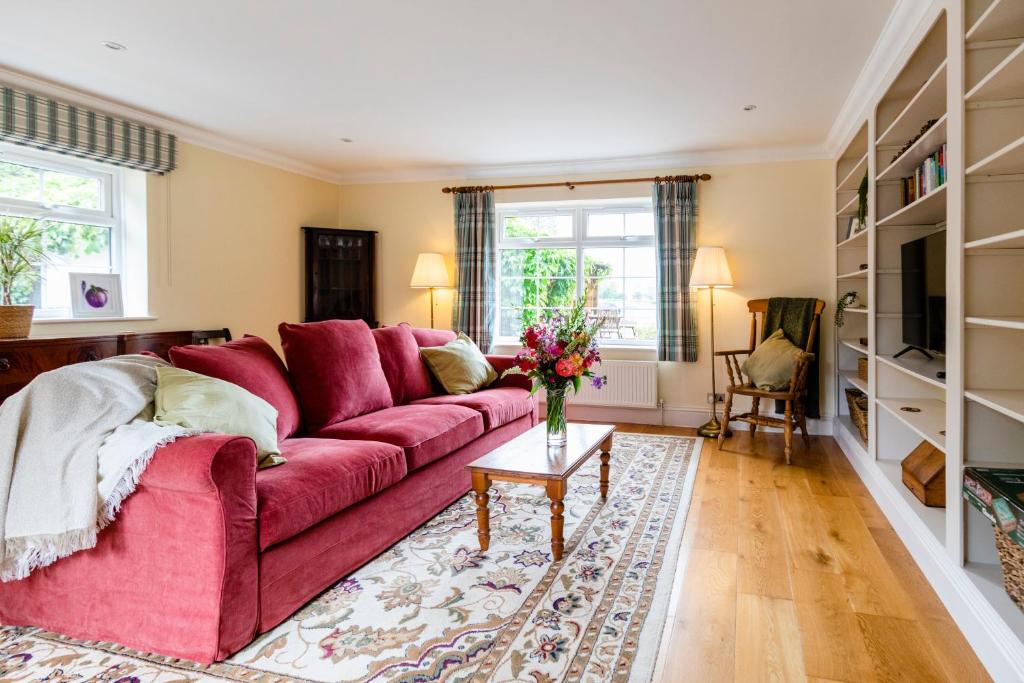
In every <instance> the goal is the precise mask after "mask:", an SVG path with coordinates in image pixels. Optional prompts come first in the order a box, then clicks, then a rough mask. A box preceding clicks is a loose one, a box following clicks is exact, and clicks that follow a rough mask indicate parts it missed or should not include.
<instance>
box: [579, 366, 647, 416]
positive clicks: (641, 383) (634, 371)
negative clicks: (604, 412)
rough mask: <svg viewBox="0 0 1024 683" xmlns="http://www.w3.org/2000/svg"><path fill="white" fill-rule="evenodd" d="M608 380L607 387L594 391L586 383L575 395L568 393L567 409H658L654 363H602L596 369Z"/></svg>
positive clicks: (587, 382) (586, 382)
mask: <svg viewBox="0 0 1024 683" xmlns="http://www.w3.org/2000/svg"><path fill="white" fill-rule="evenodd" d="M596 372H597V374H599V375H605V376H607V377H608V384H607V385H606V386H605V387H603V388H601V389H595V388H594V387H593V386H591V385H590V382H589V381H585V382H584V383H583V388H582V389H581V390H580V393H579V394H573V393H572V391H571V390H570V391H569V393H568V394H567V395H566V396H567V398H568V403H569V404H570V405H589V406H616V407H628V408H657V407H658V363H657V362H656V361H646V360H642V361H641V360H606V361H604V362H603V363H601V365H600V366H598V367H597V369H596Z"/></svg>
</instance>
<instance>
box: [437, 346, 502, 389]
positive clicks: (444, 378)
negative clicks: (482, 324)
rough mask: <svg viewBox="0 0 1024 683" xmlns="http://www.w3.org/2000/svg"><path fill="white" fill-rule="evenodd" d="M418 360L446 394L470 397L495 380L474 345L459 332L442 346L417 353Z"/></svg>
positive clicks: (492, 369) (495, 374)
mask: <svg viewBox="0 0 1024 683" xmlns="http://www.w3.org/2000/svg"><path fill="white" fill-rule="evenodd" d="M420 357H421V358H422V359H423V362H424V363H426V364H427V367H428V368H430V372H432V373H433V374H434V377H436V378H437V381H438V382H440V383H441V386H442V387H444V390H445V391H447V392H448V393H449V394H472V393H473V392H474V391H477V390H479V389H483V388H484V387H486V386H487V385H488V384H490V383H491V382H493V381H494V380H496V379H498V373H497V372H495V370H494V368H492V367H491V364H490V363H488V362H487V358H485V357H484V354H483V353H481V351H480V349H479V348H478V347H477V345H476V344H474V343H473V340H472V339H470V338H469V337H467V336H466V335H464V334H462V333H461V332H460V333H459V336H458V338H456V339H453V340H451V341H450V342H448V343H447V344H445V345H444V346H427V347H425V348H422V349H420Z"/></svg>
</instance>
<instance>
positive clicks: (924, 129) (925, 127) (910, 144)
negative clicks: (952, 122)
mask: <svg viewBox="0 0 1024 683" xmlns="http://www.w3.org/2000/svg"><path fill="white" fill-rule="evenodd" d="M937 122H938V119H929V120H928V122H927V123H925V124H924V125H923V126H921V132H920V133H918V134H917V135H915V136H914V137H912V138H910V141H909V142H907V144H905V145H903V149H901V150H900V151H898V152H896V156H894V157H893V158H892V161H890V162H889V163H890V164H894V163H896V160H897V159H899V158H900V157H901V156H903V154H904V153H905V152H906V151H907V150H908V149H910V148H911V147H913V146H914V143H915V142H917V141H918V140H920V139H921V138H922V137H923V136H924V134H925V133H927V132H928V129H929V128H931V127H932V126H934V125H935V124H936V123H937Z"/></svg>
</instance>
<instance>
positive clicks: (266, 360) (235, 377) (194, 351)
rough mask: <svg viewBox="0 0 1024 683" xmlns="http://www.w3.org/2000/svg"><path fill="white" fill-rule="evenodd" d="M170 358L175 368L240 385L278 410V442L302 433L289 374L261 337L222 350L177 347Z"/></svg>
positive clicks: (170, 353) (173, 349)
mask: <svg viewBox="0 0 1024 683" xmlns="http://www.w3.org/2000/svg"><path fill="white" fill-rule="evenodd" d="M168 355H169V356H170V359H171V363H172V364H173V365H174V366H175V367H178V368H182V369H184V370H189V371H191V372H198V373H199V374H200V375H206V376H207V377H216V378H217V379H222V380H224V381H225V382H231V383H232V384H237V385H238V386H240V387H242V388H243V389H245V390H246V391H248V392H249V393H250V394H254V395H256V396H259V397H260V398H262V399H263V400H264V401H266V402H267V403H269V404H270V405H272V406H274V408H276V409H277V438H278V440H284V439H286V438H288V437H289V436H291V435H292V434H294V433H295V432H297V431H298V430H299V426H300V424H301V422H302V413H301V411H300V409H299V399H298V397H296V395H295V391H294V390H293V389H292V383H291V381H290V380H289V379H288V372H287V370H285V368H284V363H282V362H281V359H280V358H279V357H278V355H277V353H276V352H275V351H274V349H273V348H271V346H270V344H268V343H267V342H265V341H263V340H262V339H260V338H259V337H253V336H250V335H245V336H244V337H242V338H241V339H236V340H234V341H229V342H227V343H226V344H220V345H219V346H200V345H193V346H175V347H173V348H172V349H171V350H170V352H169V354H168Z"/></svg>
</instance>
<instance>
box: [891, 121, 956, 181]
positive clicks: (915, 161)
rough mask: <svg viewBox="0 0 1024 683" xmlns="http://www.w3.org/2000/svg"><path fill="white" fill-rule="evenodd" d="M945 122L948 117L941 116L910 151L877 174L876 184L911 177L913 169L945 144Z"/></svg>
mask: <svg viewBox="0 0 1024 683" xmlns="http://www.w3.org/2000/svg"><path fill="white" fill-rule="evenodd" d="M947 120H948V117H947V116H946V115H945V114H943V115H942V117H941V118H940V119H939V120H938V121H936V122H935V124H934V125H933V126H932V127H931V128H929V129H928V132H926V133H925V134H924V135H922V136H921V137H920V138H919V139H918V140H917V142H915V143H914V144H913V146H912V147H911V148H910V149H908V150H907V151H906V152H904V153H903V154H901V155H900V157H899V159H896V161H894V162H892V163H891V164H889V165H888V166H887V167H886V169H885V170H884V171H882V172H881V173H879V174H878V179H877V180H878V182H880V183H881V182H887V181H890V180H894V181H895V180H899V179H900V178H903V177H905V176H910V175H913V174H914V169H915V168H917V167H918V166H920V165H921V163H922V162H923V161H924V160H925V159H927V158H928V157H929V156H930V155H931V154H932V152H934V151H935V150H936V149H937V148H939V147H941V146H942V145H943V144H944V143H945V142H946V121H947Z"/></svg>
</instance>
